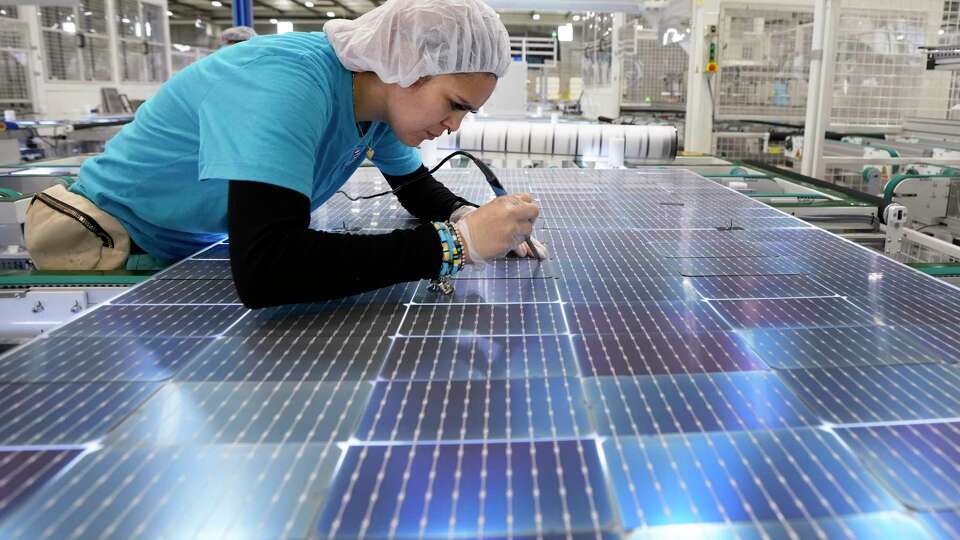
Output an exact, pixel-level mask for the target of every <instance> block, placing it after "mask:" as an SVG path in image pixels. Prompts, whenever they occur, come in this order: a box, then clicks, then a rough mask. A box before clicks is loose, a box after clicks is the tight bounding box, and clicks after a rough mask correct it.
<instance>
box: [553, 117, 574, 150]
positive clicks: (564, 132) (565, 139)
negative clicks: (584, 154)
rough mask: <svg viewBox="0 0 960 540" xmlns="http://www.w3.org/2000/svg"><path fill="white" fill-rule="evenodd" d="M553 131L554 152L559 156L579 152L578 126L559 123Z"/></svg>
mask: <svg viewBox="0 0 960 540" xmlns="http://www.w3.org/2000/svg"><path fill="white" fill-rule="evenodd" d="M555 127H556V129H555V130H554V132H553V153H554V154H555V155H558V156H574V155H576V154H577V132H578V131H579V130H578V129H577V126H575V125H570V124H558V125H557V126H555Z"/></svg>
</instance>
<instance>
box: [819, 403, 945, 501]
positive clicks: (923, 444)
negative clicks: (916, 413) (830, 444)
mask: <svg viewBox="0 0 960 540" xmlns="http://www.w3.org/2000/svg"><path fill="white" fill-rule="evenodd" d="M835 431H836V433H837V435H839V436H840V437H841V438H843V440H844V441H846V443H847V445H849V447H850V449H851V450H852V451H853V452H854V453H855V454H856V455H857V457H858V458H859V459H860V461H862V462H863V463H864V464H866V466H867V467H868V468H869V469H870V471H871V472H872V473H873V474H874V475H875V476H876V477H878V478H880V480H881V481H882V482H883V483H884V485H886V486H887V488H888V490H889V491H890V492H891V493H892V494H893V495H894V496H895V497H896V498H897V499H899V500H900V501H901V502H902V503H903V504H904V505H906V506H907V507H908V508H910V509H912V510H927V511H934V510H941V509H945V508H960V482H958V480H957V479H958V474H957V471H958V470H960V423H958V422H943V423H930V424H908V425H898V426H871V427H857V428H837V429H836V430H835Z"/></svg>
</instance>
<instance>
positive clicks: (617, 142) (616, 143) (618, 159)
mask: <svg viewBox="0 0 960 540" xmlns="http://www.w3.org/2000/svg"><path fill="white" fill-rule="evenodd" d="M624 142H625V141H624V139H623V137H613V138H612V139H609V141H608V143H609V147H610V152H609V153H608V154H607V164H608V165H610V167H612V168H615V169H619V168H620V167H623V148H624Z"/></svg>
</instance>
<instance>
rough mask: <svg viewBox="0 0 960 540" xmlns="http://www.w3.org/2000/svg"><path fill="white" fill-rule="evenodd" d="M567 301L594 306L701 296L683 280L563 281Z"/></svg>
mask: <svg viewBox="0 0 960 540" xmlns="http://www.w3.org/2000/svg"><path fill="white" fill-rule="evenodd" d="M559 287H560V291H561V295H562V296H563V298H564V300H568V301H571V302H580V303H583V302H591V303H606V302H618V303H630V302H682V301H686V300H698V299H699V298H700V297H699V295H697V293H696V291H694V290H693V289H692V288H691V287H689V286H684V283H683V279H682V278H679V277H675V276H665V277H663V278H661V279H653V278H638V279H631V280H619V279H616V280H615V279H602V278H596V279H564V280H561V281H560V283H559Z"/></svg>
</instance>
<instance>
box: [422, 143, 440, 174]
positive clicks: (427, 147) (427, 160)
mask: <svg viewBox="0 0 960 540" xmlns="http://www.w3.org/2000/svg"><path fill="white" fill-rule="evenodd" d="M437 154H439V152H438V151H437V141H436V139H434V140H432V141H431V140H430V139H426V140H424V141H423V142H422V143H420V161H422V162H423V165H424V166H425V167H426V168H428V169H430V168H433V166H434V165H436V164H437Z"/></svg>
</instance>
